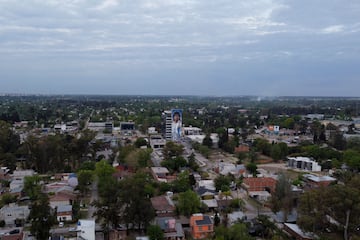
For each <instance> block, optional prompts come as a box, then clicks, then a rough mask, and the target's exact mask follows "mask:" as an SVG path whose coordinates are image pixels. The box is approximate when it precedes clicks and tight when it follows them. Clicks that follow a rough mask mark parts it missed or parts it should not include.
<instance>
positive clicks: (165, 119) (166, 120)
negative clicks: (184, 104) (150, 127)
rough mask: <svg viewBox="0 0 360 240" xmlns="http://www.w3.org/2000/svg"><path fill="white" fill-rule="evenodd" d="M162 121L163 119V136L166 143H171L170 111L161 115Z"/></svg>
mask: <svg viewBox="0 0 360 240" xmlns="http://www.w3.org/2000/svg"><path fill="white" fill-rule="evenodd" d="M162 119H163V124H164V126H163V127H164V129H163V134H164V137H165V139H166V140H167V141H171V140H172V133H171V124H172V119H171V111H164V112H163V114H162Z"/></svg>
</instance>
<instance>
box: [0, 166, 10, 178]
mask: <svg viewBox="0 0 360 240" xmlns="http://www.w3.org/2000/svg"><path fill="white" fill-rule="evenodd" d="M9 171H10V170H9V169H8V168H7V167H2V168H0V180H6V181H8V180H9V179H10V175H9Z"/></svg>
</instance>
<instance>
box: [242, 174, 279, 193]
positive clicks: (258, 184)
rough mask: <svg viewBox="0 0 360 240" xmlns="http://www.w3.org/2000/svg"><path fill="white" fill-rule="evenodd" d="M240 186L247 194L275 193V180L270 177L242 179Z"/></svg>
mask: <svg viewBox="0 0 360 240" xmlns="http://www.w3.org/2000/svg"><path fill="white" fill-rule="evenodd" d="M242 186H243V188H245V190H246V191H248V192H256V191H267V192H269V193H271V192H274V191H275V186H276V179H274V178H271V177H258V178H254V177H249V178H244V180H243V183H242Z"/></svg>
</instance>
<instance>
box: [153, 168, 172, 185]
mask: <svg viewBox="0 0 360 240" xmlns="http://www.w3.org/2000/svg"><path fill="white" fill-rule="evenodd" d="M151 174H152V175H153V177H154V179H155V180H156V181H158V182H167V177H168V176H169V175H170V172H169V170H168V169H167V168H166V167H152V168H151Z"/></svg>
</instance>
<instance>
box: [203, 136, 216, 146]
mask: <svg viewBox="0 0 360 240" xmlns="http://www.w3.org/2000/svg"><path fill="white" fill-rule="evenodd" d="M202 144H203V145H204V146H207V147H208V148H212V145H213V141H212V139H211V137H210V134H206V136H205V138H204V139H203V142H202Z"/></svg>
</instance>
